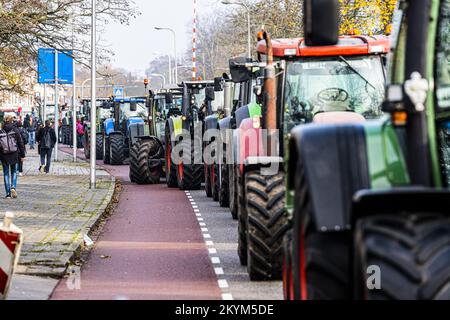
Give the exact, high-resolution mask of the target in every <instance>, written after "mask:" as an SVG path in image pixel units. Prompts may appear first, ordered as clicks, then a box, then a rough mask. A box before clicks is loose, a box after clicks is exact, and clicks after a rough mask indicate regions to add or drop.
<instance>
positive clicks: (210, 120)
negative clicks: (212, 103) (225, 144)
mask: <svg viewBox="0 0 450 320" xmlns="http://www.w3.org/2000/svg"><path fill="white" fill-rule="evenodd" d="M217 126H218V118H217V116H208V117H206V118H205V124H204V131H203V132H204V133H205V135H204V140H205V142H206V144H209V143H211V142H212V141H213V138H216V137H217V135H216V133H215V132H209V131H210V130H211V131H216V130H217Z"/></svg>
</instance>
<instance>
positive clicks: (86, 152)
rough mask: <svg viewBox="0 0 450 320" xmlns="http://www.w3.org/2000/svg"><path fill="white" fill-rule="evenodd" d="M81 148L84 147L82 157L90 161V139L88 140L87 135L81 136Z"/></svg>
mask: <svg viewBox="0 0 450 320" xmlns="http://www.w3.org/2000/svg"><path fill="white" fill-rule="evenodd" d="M83 140H84V141H83V147H84V156H85V157H86V159H87V160H89V159H91V139H89V135H88V134H87V133H85V134H84V136H83Z"/></svg>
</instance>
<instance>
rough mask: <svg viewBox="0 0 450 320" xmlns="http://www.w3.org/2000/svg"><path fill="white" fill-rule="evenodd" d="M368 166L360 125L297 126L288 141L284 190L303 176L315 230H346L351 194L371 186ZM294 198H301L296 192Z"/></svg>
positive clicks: (348, 222) (293, 185) (348, 225)
mask: <svg viewBox="0 0 450 320" xmlns="http://www.w3.org/2000/svg"><path fill="white" fill-rule="evenodd" d="M368 166H369V165H368V156H367V144H366V136H365V130H364V125H363V124H348V125H337V126H336V125H316V124H308V125H301V126H297V127H296V128H294V129H293V131H292V132H291V138H290V141H289V162H288V167H287V168H288V174H287V189H288V190H295V182H296V179H303V178H304V179H305V181H306V185H307V187H308V188H309V190H308V192H307V194H309V196H310V200H311V205H312V210H311V212H312V221H313V223H314V226H315V227H316V229H317V231H318V232H329V231H342V230H347V229H348V228H350V227H351V211H352V201H353V196H354V195H355V193H356V192H357V191H359V190H363V189H369V188H370V175H369V167H368ZM302 175H304V176H302ZM293 201H294V202H293V204H295V203H297V204H299V203H300V202H301V201H303V199H299V198H298V196H297V195H296V197H295V198H294V199H293Z"/></svg>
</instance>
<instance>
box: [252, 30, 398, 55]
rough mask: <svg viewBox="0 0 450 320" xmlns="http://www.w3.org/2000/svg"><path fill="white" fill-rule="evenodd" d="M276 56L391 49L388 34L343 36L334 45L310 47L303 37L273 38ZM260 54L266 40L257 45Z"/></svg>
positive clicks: (375, 52) (365, 52)
mask: <svg viewBox="0 0 450 320" xmlns="http://www.w3.org/2000/svg"><path fill="white" fill-rule="evenodd" d="M272 46H273V56H274V57H321V56H351V55H369V54H383V53H388V52H389V50H390V44H389V37H387V36H382V35H378V36H341V37H339V42H338V44H336V45H333V46H320V47H308V46H306V45H305V41H304V39H303V38H295V39H273V40H272ZM257 51H258V53H260V54H266V52H267V46H266V42H265V41H264V40H262V41H260V42H259V43H258V46H257Z"/></svg>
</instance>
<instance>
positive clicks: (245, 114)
mask: <svg viewBox="0 0 450 320" xmlns="http://www.w3.org/2000/svg"><path fill="white" fill-rule="evenodd" d="M235 117H236V127H237V128H239V127H240V126H241V123H242V121H243V120H245V119H248V118H250V110H249V107H248V105H247V106H243V107H240V108H239V109H237V110H236V112H235Z"/></svg>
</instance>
